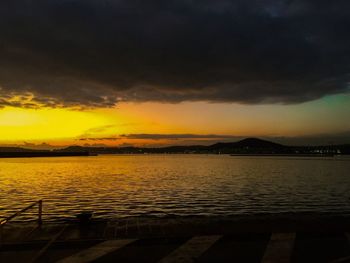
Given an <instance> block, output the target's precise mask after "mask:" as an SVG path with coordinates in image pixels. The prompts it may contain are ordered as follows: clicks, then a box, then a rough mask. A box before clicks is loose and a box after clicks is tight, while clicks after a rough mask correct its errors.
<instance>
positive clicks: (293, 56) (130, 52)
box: [0, 0, 350, 107]
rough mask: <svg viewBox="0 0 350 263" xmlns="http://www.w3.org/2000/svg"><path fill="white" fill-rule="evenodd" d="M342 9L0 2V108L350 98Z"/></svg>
mask: <svg viewBox="0 0 350 263" xmlns="http://www.w3.org/2000/svg"><path fill="white" fill-rule="evenodd" d="M349 28H350V2H349V1H345V0H339V1H325V0H317V1H316V0H304V1H302V0H294V1H291V0H288V1H282V0H278V1H277V0H275V1H273V0H250V1H246V0H244V1H243V0H235V1H234V0H216V1H209V0H176V1H175V0H167V1H159V0H149V1H141V0H103V1H101V0H35V1H34V0H2V1H1V3H0V31H1V36H0V58H1V59H0V105H1V106H6V105H13V106H19V107H35V106H36V105H42V106H51V107H57V106H83V107H84V106H87V107H110V106H113V105H115V104H116V103H117V102H118V101H136V102H147V101H157V102H166V103H168V102H170V103H176V102H182V101H209V102H238V103H246V104H257V103H300V102H305V101H310V100H314V99H317V98H320V97H322V96H325V95H330V94H337V93H343V92H348V91H349V79H350V76H349V73H350V63H349V61H350V35H349V32H348V29H349Z"/></svg>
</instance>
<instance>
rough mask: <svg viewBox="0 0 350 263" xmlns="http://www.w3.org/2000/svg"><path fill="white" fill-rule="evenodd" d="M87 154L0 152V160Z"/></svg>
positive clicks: (84, 154)
mask: <svg viewBox="0 0 350 263" xmlns="http://www.w3.org/2000/svg"><path fill="white" fill-rule="evenodd" d="M91 155H93V154H90V153H89V152H0V158H34V157H72V156H91Z"/></svg>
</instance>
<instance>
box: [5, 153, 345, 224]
mask: <svg viewBox="0 0 350 263" xmlns="http://www.w3.org/2000/svg"><path fill="white" fill-rule="evenodd" d="M348 171H350V161H349V159H344V158H340V159H339V158H338V159H303V158H281V157H279V158H273V157H270V158H250V157H231V156H218V155H139V156H133V155H128V156H94V157H65V158H35V159H1V160H0V200H1V202H0V216H5V215H9V214H11V213H12V212H14V211H16V210H17V209H19V208H22V207H24V206H25V204H28V203H30V202H31V201H33V200H36V199H40V198H42V199H44V213H45V216H44V219H46V220H48V219H50V220H57V219H62V218H63V217H72V216H74V215H75V214H77V213H78V212H81V211H82V210H92V211H95V216H97V217H103V218H110V217H127V216H190V215H215V216H227V215H237V214H252V213H280V212H306V211H308V212H340V213H341V212H345V211H350V204H349V199H350V191H349V190H350V176H349V174H348Z"/></svg>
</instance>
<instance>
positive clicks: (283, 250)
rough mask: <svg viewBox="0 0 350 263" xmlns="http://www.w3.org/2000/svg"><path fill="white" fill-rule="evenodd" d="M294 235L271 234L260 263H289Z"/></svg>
mask: <svg viewBox="0 0 350 263" xmlns="http://www.w3.org/2000/svg"><path fill="white" fill-rule="evenodd" d="M294 240H295V233H272V235H271V238H270V241H269V243H268V245H267V248H266V250H265V254H264V257H263V259H262V261H261V262H262V263H289V262H291V256H292V252H293V248H294Z"/></svg>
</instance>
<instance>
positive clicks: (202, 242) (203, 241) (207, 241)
mask: <svg viewBox="0 0 350 263" xmlns="http://www.w3.org/2000/svg"><path fill="white" fill-rule="evenodd" d="M220 238H221V236H214V235H213V236H195V237H193V238H191V239H190V240H188V241H187V242H186V243H185V244H183V245H181V246H180V247H179V248H177V249H176V250H174V251H173V252H172V253H170V254H169V255H167V256H166V257H165V258H163V259H162V260H161V261H160V262H159V263H180V262H181V263H190V262H194V260H195V259H196V258H198V257H199V256H200V255H202V254H203V253H204V252H205V251H206V250H207V249H209V248H210V247H211V246H212V245H213V244H214V243H215V242H216V241H218V240H219V239H220Z"/></svg>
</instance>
